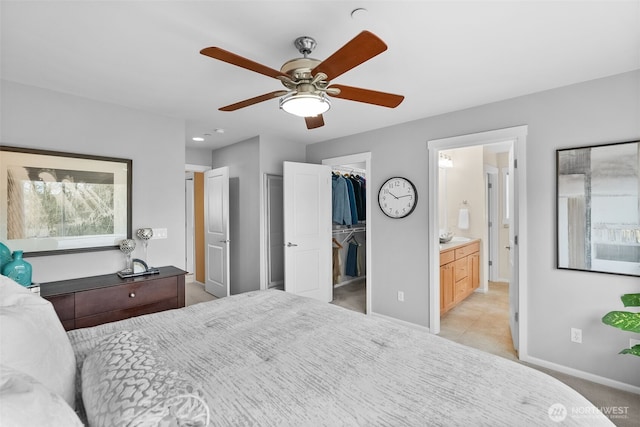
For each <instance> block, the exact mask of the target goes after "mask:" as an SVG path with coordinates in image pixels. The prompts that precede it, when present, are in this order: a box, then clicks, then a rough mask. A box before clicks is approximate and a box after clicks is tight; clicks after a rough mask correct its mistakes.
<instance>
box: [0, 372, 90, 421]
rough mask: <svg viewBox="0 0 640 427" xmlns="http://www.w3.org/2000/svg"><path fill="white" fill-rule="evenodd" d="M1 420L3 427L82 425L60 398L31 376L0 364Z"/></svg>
mask: <svg viewBox="0 0 640 427" xmlns="http://www.w3.org/2000/svg"><path fill="white" fill-rule="evenodd" d="M0 402H2V403H0V421H1V422H2V426H3V427H23V426H43V427H44V426H51V427H54V426H55V427H58V426H59V427H76V426H83V424H82V422H81V421H80V419H79V418H78V416H77V415H76V413H75V412H73V409H71V407H70V406H69V405H67V402H65V401H64V399H63V398H62V397H60V396H59V395H57V394H55V393H53V392H52V391H50V390H49V389H48V388H47V387H45V386H44V385H42V383H40V382H38V381H36V380H35V379H34V378H33V377H31V376H29V375H27V374H25V373H22V372H19V371H16V370H15V369H12V368H9V367H7V366H2V365H0Z"/></svg>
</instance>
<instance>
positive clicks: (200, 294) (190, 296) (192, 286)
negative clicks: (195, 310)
mask: <svg viewBox="0 0 640 427" xmlns="http://www.w3.org/2000/svg"><path fill="white" fill-rule="evenodd" d="M214 299H217V298H216V297H214V296H213V295H211V294H210V293H208V292H207V291H205V290H204V285H203V284H202V283H199V282H196V281H194V280H193V275H192V274H190V275H187V277H186V280H185V283H184V302H185V305H186V306H187V307H188V306H190V305H194V304H198V303H200V302H205V301H211V300H214Z"/></svg>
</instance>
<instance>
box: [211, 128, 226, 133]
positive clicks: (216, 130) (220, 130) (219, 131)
mask: <svg viewBox="0 0 640 427" xmlns="http://www.w3.org/2000/svg"><path fill="white" fill-rule="evenodd" d="M213 131H214V132H215V133H224V129H220V128H218V129H214V130H213Z"/></svg>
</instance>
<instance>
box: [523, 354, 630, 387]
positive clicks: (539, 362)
mask: <svg viewBox="0 0 640 427" xmlns="http://www.w3.org/2000/svg"><path fill="white" fill-rule="evenodd" d="M520 360H521V361H523V362H527V363H531V364H532V365H536V366H541V367H543V368H547V369H551V370H554V371H557V372H562V373H563V374H568V375H572V376H574V377H577V378H582V379H583V380H587V381H591V382H594V383H598V384H602V385H606V386H608V387H612V388H616V389H618V390H623V391H628V392H630V393H635V394H640V387H638V386H635V385H631V384H627V383H623V382H620V381H616V380H612V379H609V378H605V377H601V376H599V375H595V374H591V373H589V372H584V371H581V370H579V369H574V368H570V367H568V366H564V365H558V364H557V363H553V362H548V361H546V360H543V359H538V358H537V357H531V356H524V357H522V358H521V359H520Z"/></svg>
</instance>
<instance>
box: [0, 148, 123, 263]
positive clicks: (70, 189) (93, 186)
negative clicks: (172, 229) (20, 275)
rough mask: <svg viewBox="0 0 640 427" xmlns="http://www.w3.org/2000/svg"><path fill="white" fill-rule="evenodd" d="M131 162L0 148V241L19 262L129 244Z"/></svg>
mask: <svg viewBox="0 0 640 427" xmlns="http://www.w3.org/2000/svg"><path fill="white" fill-rule="evenodd" d="M131 177H132V161H131V160H128V159H120V158H111V157H101V156H91V155H81V154H73V153H62V152H56V151H45V150H34V149H27V148H19V147H7V146H0V241H2V242H3V243H4V244H5V245H7V246H8V247H9V248H10V249H11V250H12V251H15V250H22V251H24V254H25V256H36V255H53V254H58V253H69V252H84V251H96V250H106V249H115V248H117V247H118V245H119V243H120V241H121V240H123V239H127V238H131Z"/></svg>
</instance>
